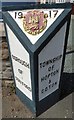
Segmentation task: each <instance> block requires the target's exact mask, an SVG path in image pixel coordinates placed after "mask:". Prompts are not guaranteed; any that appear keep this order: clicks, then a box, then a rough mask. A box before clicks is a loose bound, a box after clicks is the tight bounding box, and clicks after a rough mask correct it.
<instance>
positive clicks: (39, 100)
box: [3, 4, 71, 116]
mask: <svg viewBox="0 0 74 120" xmlns="http://www.w3.org/2000/svg"><path fill="white" fill-rule="evenodd" d="M35 7H36V6H35V5H34V6H30V7H29V8H27V6H26V7H25V6H24V8H23V7H21V9H17V10H13V11H8V12H3V20H4V23H5V28H6V36H7V41H8V46H9V51H10V58H11V63H12V68H13V73H14V80H15V85H16V94H17V95H18V96H19V98H20V99H21V100H22V101H23V102H24V103H26V105H27V106H28V107H29V108H30V109H31V110H32V112H33V113H34V114H35V115H36V116H38V115H40V114H41V113H42V112H44V111H45V110H47V109H48V108H49V107H51V106H52V105H53V104H55V103H56V102H57V101H58V100H59V93H60V77H61V73H62V70H63V65H64V58H65V51H66V45H67V38H68V32H69V24H70V16H71V6H69V4H68V8H65V6H64V7H63V6H62V7H61V8H60V7H59V5H58V7H56V6H55V7H53V5H48V6H47V5H43V6H42V5H41V8H40V6H38V8H37V9H35ZM22 8H23V9H22ZM47 103H48V104H47Z"/></svg>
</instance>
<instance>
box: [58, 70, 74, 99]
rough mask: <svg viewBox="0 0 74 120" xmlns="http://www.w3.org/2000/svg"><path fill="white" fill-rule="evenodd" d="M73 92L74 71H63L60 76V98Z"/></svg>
mask: <svg viewBox="0 0 74 120" xmlns="http://www.w3.org/2000/svg"><path fill="white" fill-rule="evenodd" d="M72 92H74V73H65V72H64V73H63V74H62V77H61V94H60V99H63V98H64V97H66V96H68V95H69V94H71V93H72Z"/></svg>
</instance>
